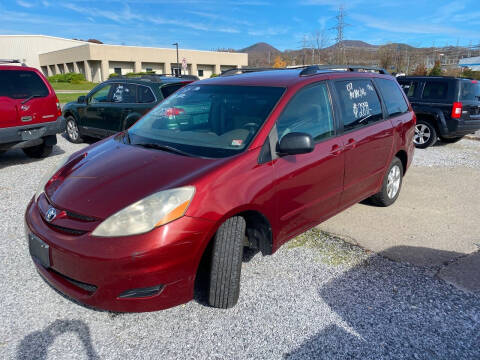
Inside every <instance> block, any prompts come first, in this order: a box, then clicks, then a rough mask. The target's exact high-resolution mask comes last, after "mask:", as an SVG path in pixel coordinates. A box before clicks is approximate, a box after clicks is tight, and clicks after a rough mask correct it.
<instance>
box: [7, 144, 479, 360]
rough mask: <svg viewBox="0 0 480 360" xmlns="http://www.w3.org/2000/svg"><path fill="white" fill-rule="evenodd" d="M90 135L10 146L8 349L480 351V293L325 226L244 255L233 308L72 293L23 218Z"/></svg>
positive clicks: (421, 155) (467, 162) (438, 355)
mask: <svg viewBox="0 0 480 360" xmlns="http://www.w3.org/2000/svg"><path fill="white" fill-rule="evenodd" d="M473 144H474V142H472V141H466V140H463V141H461V142H460V143H458V144H455V145H449V146H441V145H440V146H435V147H433V148H431V149H428V150H426V151H425V150H424V151H417V152H416V159H415V165H426V164H428V165H429V164H435V166H437V165H442V166H443V165H444V166H454V165H455V164H457V165H458V164H461V165H464V166H477V167H478V166H479V158H478V144H479V143H477V147H476V149H477V150H475V146H474V145H473ZM82 146H85V145H73V144H70V143H68V142H67V141H66V140H64V139H63V138H59V144H58V146H57V147H56V149H55V155H54V156H52V157H50V158H48V159H44V160H41V161H32V160H30V159H28V158H26V157H25V156H24V155H23V153H22V152H21V151H12V152H7V153H5V154H3V155H0V169H1V170H0V196H1V199H2V201H1V203H0V232H1V233H2V234H3V239H2V240H3V241H2V242H1V243H0V251H1V253H2V255H3V256H2V261H1V262H0V271H1V273H2V275H3V276H2V282H1V285H2V291H1V292H0V304H1V314H0V315H1V319H2V323H3V324H4V325H3V326H1V327H0V358H2V359H15V358H18V359H120V358H133V359H157V358H158V359H179V358H180V359H207V358H209V359H246V358H252V359H283V358H289V359H305V358H316V359H319V358H322V359H345V358H359V359H383V358H384V359H392V358H393V359H432V358H435V359H474V358H476V359H478V358H480V297H479V296H475V295H471V294H466V293H463V292H461V291H459V290H456V289H455V288H453V287H452V286H450V285H447V284H446V283H444V282H442V281H441V280H439V279H437V278H435V277H432V275H431V274H432V272H431V271H429V269H424V268H420V267H412V266H408V265H405V264H399V263H394V262H392V261H389V260H386V259H384V258H382V257H380V256H377V255H374V254H372V253H367V252H365V251H363V250H361V249H359V248H356V247H353V246H351V245H347V244H345V243H343V242H342V241H339V240H337V239H335V238H331V237H329V236H328V235H326V234H322V233H320V232H318V231H317V230H314V231H310V232H308V233H306V234H304V235H302V236H300V237H299V238H297V239H295V240H294V241H293V242H290V243H288V244H287V245H285V246H284V247H283V248H282V249H280V250H279V251H278V252H277V253H276V254H275V255H274V256H269V257H262V256H260V255H256V256H254V257H253V258H252V259H251V260H250V261H248V262H247V261H245V262H244V265H243V269H242V271H243V273H242V292H241V296H240V300H239V303H238V305H237V306H236V307H234V308H233V309H230V310H223V311H222V310H216V309H212V308H209V307H207V306H205V305H204V300H203V298H202V297H201V296H198V297H197V299H196V300H194V301H191V302H190V303H188V304H186V305H183V306H178V307H176V308H172V309H169V310H165V311H160V312H155V313H141V314H114V313H108V312H100V311H94V310H90V309H87V308H84V307H82V306H79V305H77V304H75V303H72V302H71V301H69V300H67V299H65V298H64V297H62V296H60V295H59V294H58V293H56V292H55V291H54V290H52V289H51V288H50V287H49V286H48V285H47V284H46V283H45V282H43V281H42V280H41V278H40V277H39V276H38V275H37V274H36V272H35V270H34V267H33V265H32V263H31V260H30V258H29V255H28V249H27V246H26V242H25V239H24V236H23V218H22V217H23V212H24V210H25V207H26V204H27V202H28V201H29V199H30V197H31V196H32V194H33V193H34V191H35V188H36V186H37V182H38V180H39V177H40V176H41V174H42V173H43V172H44V171H45V169H46V168H48V167H50V166H52V165H53V164H54V163H55V162H56V161H58V160H59V159H60V158H61V156H62V155H65V154H69V153H71V152H73V151H75V150H76V149H79V148H81V147H82ZM469 149H471V150H469Z"/></svg>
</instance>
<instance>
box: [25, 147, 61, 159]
mask: <svg viewBox="0 0 480 360" xmlns="http://www.w3.org/2000/svg"><path fill="white" fill-rule="evenodd" d="M22 150H23V152H24V153H25V155H27V156H29V157H31V158H37V159H38V158H44V157H47V156H48V155H50V154H51V153H52V150H53V145H46V144H45V143H43V144H40V145H36V146H32V147H29V148H24V149H22Z"/></svg>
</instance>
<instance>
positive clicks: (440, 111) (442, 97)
mask: <svg viewBox="0 0 480 360" xmlns="http://www.w3.org/2000/svg"><path fill="white" fill-rule="evenodd" d="M398 82H399V83H400V85H401V86H402V88H403V90H404V91H405V93H406V94H407V96H408V99H409V100H410V103H411V104H412V106H413V110H414V111H415V114H416V115H417V125H416V127H415V137H414V140H413V141H414V143H415V146H416V147H418V148H421V149H424V148H427V147H429V146H432V145H433V144H435V142H436V141H437V138H438V137H440V139H441V140H442V141H443V142H447V143H453V142H457V141H459V140H460V139H462V138H463V137H464V136H465V135H467V134H471V133H474V132H475V131H477V130H479V129H480V83H478V81H477V80H471V79H464V78H455V77H446V76H435V77H432V76H404V77H399V78H398Z"/></svg>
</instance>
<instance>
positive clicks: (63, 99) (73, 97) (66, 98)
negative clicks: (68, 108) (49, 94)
mask: <svg viewBox="0 0 480 360" xmlns="http://www.w3.org/2000/svg"><path fill="white" fill-rule="evenodd" d="M81 95H82V94H57V97H58V101H59V102H60V104H66V103H68V102H71V101H77V99H78V97H79V96H81Z"/></svg>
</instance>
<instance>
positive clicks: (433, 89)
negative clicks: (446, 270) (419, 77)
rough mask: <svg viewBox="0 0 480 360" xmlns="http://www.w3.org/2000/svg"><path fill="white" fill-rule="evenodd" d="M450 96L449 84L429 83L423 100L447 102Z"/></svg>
mask: <svg viewBox="0 0 480 360" xmlns="http://www.w3.org/2000/svg"><path fill="white" fill-rule="evenodd" d="M447 96H448V82H446V81H427V82H426V83H425V87H424V88H423V94H422V98H423V99H426V100H446V99H447Z"/></svg>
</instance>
